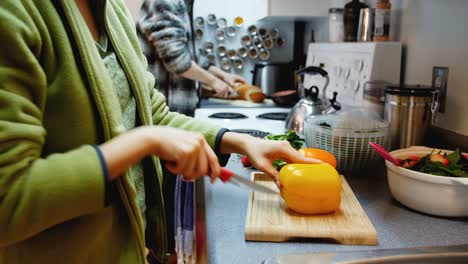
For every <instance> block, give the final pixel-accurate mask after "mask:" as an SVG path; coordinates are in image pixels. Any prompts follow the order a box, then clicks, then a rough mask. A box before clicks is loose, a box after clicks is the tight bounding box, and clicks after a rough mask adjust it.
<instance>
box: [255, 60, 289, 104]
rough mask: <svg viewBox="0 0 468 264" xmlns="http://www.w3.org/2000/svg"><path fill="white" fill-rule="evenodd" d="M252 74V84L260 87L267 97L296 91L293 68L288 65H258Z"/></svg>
mask: <svg viewBox="0 0 468 264" xmlns="http://www.w3.org/2000/svg"><path fill="white" fill-rule="evenodd" d="M252 73H253V77H252V84H253V85H255V86H258V87H260V88H261V89H262V91H263V93H264V94H266V95H267V96H270V95H272V94H273V93H275V92H278V91H284V90H291V89H296V85H295V83H294V67H293V66H292V65H291V64H289V63H258V64H255V67H254V70H253V71H252Z"/></svg>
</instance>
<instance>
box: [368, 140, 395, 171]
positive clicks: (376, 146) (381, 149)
mask: <svg viewBox="0 0 468 264" xmlns="http://www.w3.org/2000/svg"><path fill="white" fill-rule="evenodd" d="M369 145H370V146H371V147H372V148H373V149H375V151H377V153H378V154H379V155H380V156H381V157H382V158H383V159H384V160H388V161H389V162H391V163H393V164H394V165H395V166H398V167H400V166H401V164H400V162H399V161H398V160H397V159H395V158H394V157H392V155H390V153H388V151H387V150H385V148H384V147H382V146H380V145H379V144H377V143H375V142H369Z"/></svg>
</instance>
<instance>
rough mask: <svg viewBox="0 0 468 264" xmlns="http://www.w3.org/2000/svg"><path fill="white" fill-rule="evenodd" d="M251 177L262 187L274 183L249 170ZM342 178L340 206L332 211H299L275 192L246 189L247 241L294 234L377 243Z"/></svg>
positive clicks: (294, 236)
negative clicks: (319, 212)
mask: <svg viewBox="0 0 468 264" xmlns="http://www.w3.org/2000/svg"><path fill="white" fill-rule="evenodd" d="M251 179H252V180H253V181H254V182H255V183H257V184H261V185H263V186H265V187H269V188H274V187H275V186H276V185H275V183H274V182H273V180H272V179H271V177H269V176H267V175H265V174H263V173H259V172H254V173H252V176H251ZM341 179H342V192H341V205H340V209H338V211H336V212H335V213H332V214H324V215H301V214H298V213H294V212H292V211H290V210H289V209H288V208H287V206H286V204H285V202H284V201H283V199H282V198H281V196H280V195H278V194H275V195H273V194H264V193H257V192H250V197H249V204H248V208H247V217H246V223H245V239H246V240H249V241H252V240H253V241H272V242H283V241H287V240H291V239H297V238H319V239H333V240H334V241H337V242H338V243H341V244H348V245H351V244H353V245H377V243H378V240H377V232H376V231H375V228H374V226H373V225H372V223H371V221H370V220H369V218H368V217H367V215H366V213H365V212H364V210H363V209H362V207H361V205H360V204H359V201H358V200H357V199H356V196H355V195H354V193H353V191H352V190H351V188H350V187H349V185H348V183H347V181H346V179H345V178H344V177H342V178H341Z"/></svg>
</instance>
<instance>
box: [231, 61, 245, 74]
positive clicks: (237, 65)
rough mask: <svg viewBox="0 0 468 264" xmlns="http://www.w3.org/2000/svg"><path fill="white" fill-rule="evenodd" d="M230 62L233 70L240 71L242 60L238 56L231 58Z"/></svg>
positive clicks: (242, 64)
mask: <svg viewBox="0 0 468 264" xmlns="http://www.w3.org/2000/svg"><path fill="white" fill-rule="evenodd" d="M231 63H232V67H234V69H235V70H238V71H240V70H242V69H243V68H244V62H243V61H242V60H241V59H239V58H235V59H233V60H232V62H231Z"/></svg>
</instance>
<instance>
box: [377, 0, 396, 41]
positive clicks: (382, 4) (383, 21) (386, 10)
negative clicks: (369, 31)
mask: <svg viewBox="0 0 468 264" xmlns="http://www.w3.org/2000/svg"><path fill="white" fill-rule="evenodd" d="M391 9H392V4H391V3H390V0H378V1H377V4H376V6H375V21H374V39H373V40H374V41H390V10H391Z"/></svg>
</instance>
